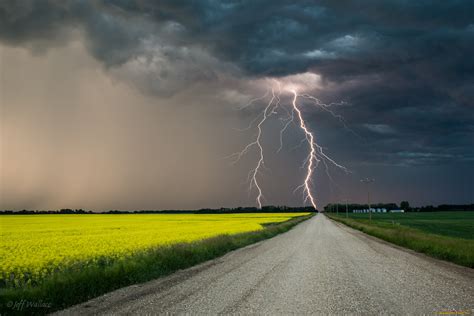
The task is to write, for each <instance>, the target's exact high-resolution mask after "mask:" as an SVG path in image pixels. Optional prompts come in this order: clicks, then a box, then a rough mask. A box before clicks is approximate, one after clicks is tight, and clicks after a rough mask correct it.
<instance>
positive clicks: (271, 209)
mask: <svg viewBox="0 0 474 316" xmlns="http://www.w3.org/2000/svg"><path fill="white" fill-rule="evenodd" d="M291 212H317V210H315V209H314V208H313V207H311V206H303V207H296V206H285V205H282V206H274V205H267V206H263V207H262V208H261V209H258V208H256V207H235V208H224V207H222V208H218V209H211V208H203V209H200V210H135V211H133V210H110V211H103V212H92V211H85V210H83V209H60V210H21V211H13V210H5V211H0V215H40V214H232V213H291Z"/></svg>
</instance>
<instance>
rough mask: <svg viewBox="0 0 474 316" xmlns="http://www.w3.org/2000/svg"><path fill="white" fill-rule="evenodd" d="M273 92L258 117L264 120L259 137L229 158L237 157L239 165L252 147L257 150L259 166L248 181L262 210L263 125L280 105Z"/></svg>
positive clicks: (258, 125) (258, 133)
mask: <svg viewBox="0 0 474 316" xmlns="http://www.w3.org/2000/svg"><path fill="white" fill-rule="evenodd" d="M271 91H272V97H271V99H270V102H268V103H267V106H266V107H265V109H264V110H263V111H262V113H261V114H260V115H259V116H257V118H258V117H260V116H262V118H261V119H260V121H259V122H258V124H257V135H256V137H255V139H254V140H253V141H252V142H250V143H249V144H248V145H247V146H245V147H244V149H242V150H241V151H240V152H237V153H234V154H232V155H230V156H229V157H232V156H233V157H236V159H235V160H234V163H237V162H238V161H239V160H240V159H241V158H242V157H243V156H244V155H245V154H247V153H248V151H249V150H250V149H251V148H252V147H256V148H257V153H258V160H257V164H256V166H255V168H253V169H251V170H250V172H249V176H248V180H250V186H249V192H250V191H251V190H252V188H253V187H255V188H256V189H257V197H256V202H257V205H258V208H262V199H263V198H264V196H263V192H262V188H261V186H260V184H259V182H258V175H259V173H260V169H261V168H262V167H264V166H265V156H264V151H263V146H262V143H261V139H262V125H263V124H264V123H265V121H266V120H267V118H268V117H269V116H270V115H271V114H272V113H273V111H274V108H276V107H278V106H279V103H280V98H279V96H277V95H275V90H274V89H272V90H271ZM267 94H268V92H267V93H266V94H265V95H264V96H262V97H260V98H256V99H253V100H251V102H254V101H256V100H261V99H264V98H265V97H266V96H267ZM275 99H276V100H277V103H276V105H275V106H274V108H273V109H272V104H273V101H274V100H275ZM250 104H251V103H250V102H249V103H248V105H246V106H245V107H247V106H249V105H250ZM255 121H256V120H255V119H254V120H253V121H252V122H251V123H250V125H249V128H251V126H252V123H254V122H255Z"/></svg>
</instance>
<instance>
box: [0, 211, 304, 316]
mask: <svg viewBox="0 0 474 316" xmlns="http://www.w3.org/2000/svg"><path fill="white" fill-rule="evenodd" d="M311 216H312V215H308V216H300V217H296V218H293V219H291V220H289V221H286V222H282V223H277V224H272V225H266V226H265V228H264V229H263V230H259V231H254V232H248V233H241V234H235V235H221V236H217V237H213V238H209V239H206V240H201V241H197V242H191V243H181V244H174V245H171V246H162V247H156V248H152V249H147V250H146V251H143V252H140V253H137V254H136V255H133V256H132V257H127V258H126V259H123V260H117V261H114V262H109V263H104V264H103V265H101V266H100V265H99V266H98V265H96V266H91V267H87V268H82V269H70V270H69V271H61V272H59V273H56V274H53V275H52V276H51V277H50V278H48V279H46V280H45V281H44V282H42V283H41V284H39V285H37V286H24V287H19V288H2V289H0V315H7V314H26V313H28V314H30V313H35V314H45V313H50V312H53V311H56V310H60V309H64V308H66V307H68V306H72V305H74V304H78V303H81V302H84V301H87V300H89V299H91V298H94V297H97V296H99V295H101V294H104V293H107V292H110V291H113V290H115V289H118V288H121V287H124V286H128V285H131V284H136V283H141V282H145V281H148V280H152V279H155V278H158V277H162V276H165V275H168V274H170V273H172V272H175V271H177V270H180V269H184V268H188V267H191V266H193V265H196V264H198V263H201V262H204V261H207V260H210V259H213V258H216V257H219V256H222V255H224V254H225V253H227V252H229V251H232V250H235V249H237V248H240V247H244V246H247V245H249V244H252V243H255V242H258V241H260V240H263V239H267V238H271V237H273V236H275V235H278V234H280V233H283V232H286V231H288V230H290V229H291V228H292V227H293V226H295V225H296V224H298V223H300V222H302V221H304V220H306V219H308V218H310V217H311ZM21 302H26V303H24V304H23V305H22V306H21V307H18V306H19V305H21ZM30 302H33V303H41V304H42V305H45V304H46V306H45V307H28V306H27V305H28V303H30ZM15 303H17V304H18V306H17V308H16V309H15V308H13V307H12V306H11V304H15ZM20 308H21V310H20Z"/></svg>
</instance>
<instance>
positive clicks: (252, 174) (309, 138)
mask: <svg viewBox="0 0 474 316" xmlns="http://www.w3.org/2000/svg"><path fill="white" fill-rule="evenodd" d="M273 81H274V82H276V83H277V85H278V93H275V88H271V99H270V101H269V102H268V103H267V104H266V106H265V108H264V109H263V111H261V112H260V113H259V114H258V115H257V116H256V117H255V118H254V119H253V120H252V121H251V122H250V124H249V126H248V127H246V128H245V129H241V130H240V131H245V130H249V129H250V128H252V126H253V125H254V123H255V122H256V121H257V120H258V119H259V118H260V120H258V124H257V125H256V128H257V134H256V136H255V139H254V140H253V141H252V142H250V143H249V144H247V145H246V146H245V147H244V149H242V150H241V151H240V152H236V153H233V154H231V155H230V156H228V158H229V157H235V160H234V161H233V163H237V162H238V161H239V160H240V159H241V158H242V157H243V156H244V155H245V154H247V153H248V152H249V150H250V149H252V148H253V147H256V148H257V153H258V160H257V162H256V166H255V168H253V169H251V170H250V171H249V173H248V176H247V181H248V182H250V185H249V193H250V192H251V191H252V189H253V188H256V190H257V197H256V203H257V205H258V208H262V199H264V194H263V190H262V187H261V186H260V184H259V182H258V175H259V173H260V171H261V168H264V167H265V156H264V149H263V146H262V143H261V139H262V133H263V130H262V126H263V124H264V123H265V121H266V120H267V119H268V118H269V117H270V116H272V115H276V114H278V112H277V109H278V108H280V107H281V108H283V109H284V110H285V111H286V113H287V115H288V116H287V118H286V119H281V120H282V121H284V126H283V128H282V129H281V130H280V146H279V148H278V150H277V152H280V151H281V150H282V148H283V134H284V133H285V131H286V130H287V129H288V127H289V126H290V125H291V124H292V123H294V124H295V125H296V126H298V127H299V129H300V130H301V131H302V132H303V133H304V138H303V139H302V141H301V142H300V144H299V146H301V145H302V144H303V143H305V142H306V143H307V144H308V146H309V153H308V155H307V157H306V159H305V160H304V161H303V163H302V165H301V168H302V169H306V175H305V178H304V182H303V183H302V184H301V185H299V186H298V187H297V188H296V189H295V190H294V192H296V191H298V190H299V189H303V195H304V203H307V202H310V204H311V205H312V206H313V207H314V208H315V209H317V199H316V198H315V196H314V194H313V192H312V189H313V188H312V187H313V174H314V171H315V170H316V169H317V167H318V166H319V163H320V162H321V161H322V162H323V163H324V166H325V171H326V174H327V176H328V178H329V179H330V181H331V182H334V180H333V178H332V177H331V175H330V173H329V166H328V163H330V164H332V165H334V166H335V167H337V168H339V169H341V170H343V171H344V172H346V173H349V172H350V171H349V170H348V169H347V168H346V167H344V166H343V165H341V164H339V163H337V162H336V161H335V160H334V159H332V158H331V157H329V156H328V155H327V154H326V153H325V152H324V150H323V147H322V146H320V145H319V144H318V143H317V142H316V137H315V135H314V133H313V132H312V131H311V130H310V129H309V128H308V126H307V123H306V120H305V118H304V115H303V112H302V110H301V108H300V105H299V104H298V98H299V97H301V98H305V99H309V100H310V101H312V103H314V104H315V105H317V106H318V107H320V108H321V109H322V110H324V111H326V112H328V113H330V114H331V115H332V116H333V117H334V118H337V119H338V120H339V121H340V122H341V123H342V124H343V126H344V128H345V129H346V130H349V131H350V132H352V133H354V134H355V132H353V131H352V130H351V129H350V128H349V127H348V126H347V125H346V123H345V120H344V118H343V117H342V116H341V115H338V114H336V113H334V112H333V111H332V110H330V109H329V107H330V106H332V105H340V104H343V103H342V102H339V103H330V104H324V103H322V102H321V101H320V100H319V99H318V98H316V97H314V96H312V95H309V94H298V93H297V90H296V88H295V87H293V86H286V87H285V88H284V90H285V91H288V92H290V93H291V94H292V95H293V97H292V101H291V111H289V110H288V109H286V107H283V106H282V105H281V94H282V86H281V83H280V82H279V81H278V80H275V79H274V80H273ZM269 91H270V89H269V90H267V91H266V93H265V94H264V95H262V96H260V97H257V98H254V99H251V100H250V101H249V102H248V103H247V104H246V105H244V106H241V107H240V108H239V109H245V108H247V107H249V106H251V105H252V104H254V103H255V102H257V101H260V100H264V99H265V98H266V97H267V96H268V95H269ZM295 113H296V115H295ZM296 119H297V120H298V123H299V124H298V123H297V122H296ZM356 135H357V134H356ZM299 146H298V147H299Z"/></svg>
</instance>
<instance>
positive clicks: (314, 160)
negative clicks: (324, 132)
mask: <svg viewBox="0 0 474 316" xmlns="http://www.w3.org/2000/svg"><path fill="white" fill-rule="evenodd" d="M291 92H292V93H293V101H292V103H291V104H292V106H293V110H294V111H295V112H296V114H297V116H298V119H299V121H300V128H301V129H302V130H303V132H304V134H305V137H306V140H307V141H308V144H309V148H310V152H309V154H308V158H307V161H308V162H307V164H308V166H307V169H306V177H305V179H304V183H303V184H302V186H304V194H305V201H307V200H308V199H309V201H310V202H311V205H312V206H313V207H314V209H317V207H316V200H315V199H314V197H313V194H312V192H311V186H310V184H311V182H312V179H311V176H312V175H313V171H314V167H313V166H314V165H315V164H316V165H317V164H318V163H319V159H318V157H317V156H316V148H315V147H316V146H315V141H314V136H313V133H311V132H310V131H309V130H308V128H307V127H306V123H305V121H304V119H303V115H302V114H301V110H300V109H299V108H298V105H297V104H296V100H297V98H298V94H297V93H296V91H295V90H292V91H291Z"/></svg>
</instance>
